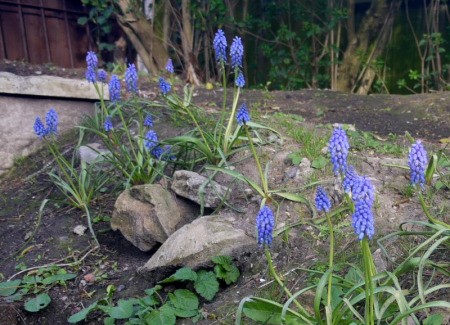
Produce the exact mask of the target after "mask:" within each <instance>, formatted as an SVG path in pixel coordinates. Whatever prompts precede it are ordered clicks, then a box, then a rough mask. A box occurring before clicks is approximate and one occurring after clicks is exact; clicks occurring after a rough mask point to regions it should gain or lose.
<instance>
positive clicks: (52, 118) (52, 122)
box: [45, 108, 58, 135]
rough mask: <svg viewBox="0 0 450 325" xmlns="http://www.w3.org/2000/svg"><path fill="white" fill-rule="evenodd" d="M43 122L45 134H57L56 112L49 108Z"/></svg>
mask: <svg viewBox="0 0 450 325" xmlns="http://www.w3.org/2000/svg"><path fill="white" fill-rule="evenodd" d="M45 124H46V125H47V134H53V135H57V133H58V113H56V111H55V109H54V108H51V109H50V110H49V111H48V112H47V114H46V115H45Z"/></svg>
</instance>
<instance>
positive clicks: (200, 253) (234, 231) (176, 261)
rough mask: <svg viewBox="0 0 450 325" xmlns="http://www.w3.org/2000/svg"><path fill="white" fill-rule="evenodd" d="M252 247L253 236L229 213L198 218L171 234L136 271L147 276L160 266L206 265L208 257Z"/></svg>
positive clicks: (253, 242) (254, 245) (230, 253)
mask: <svg viewBox="0 0 450 325" xmlns="http://www.w3.org/2000/svg"><path fill="white" fill-rule="evenodd" d="M255 247H256V240H255V238H253V237H251V236H249V235H247V234H246V232H245V231H244V230H243V229H242V228H241V226H239V225H238V220H237V217H236V216H234V215H233V214H220V215H211V216H206V217H201V218H198V219H196V220H194V221H193V222H192V223H190V224H187V225H185V226H183V227H182V228H180V229H178V230H177V231H176V232H175V233H173V234H172V235H171V236H170V237H169V239H168V240H167V241H166V242H165V243H164V244H163V245H162V246H161V247H160V248H159V249H158V251H157V252H156V253H155V254H154V255H153V256H152V257H151V258H150V260H149V261H148V262H147V263H146V264H145V265H144V266H143V267H141V268H140V269H139V273H140V274H142V275H143V276H146V277H147V276H151V274H152V272H153V271H156V270H158V269H160V268H164V267H174V266H180V265H183V266H188V267H191V268H196V267H199V266H202V265H207V264H209V262H210V258H211V257H212V256H215V255H230V256H233V254H240V253H242V252H244V251H248V250H254V249H255Z"/></svg>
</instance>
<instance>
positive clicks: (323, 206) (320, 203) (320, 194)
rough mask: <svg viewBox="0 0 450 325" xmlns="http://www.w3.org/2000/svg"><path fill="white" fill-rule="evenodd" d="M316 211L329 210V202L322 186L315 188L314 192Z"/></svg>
mask: <svg viewBox="0 0 450 325" xmlns="http://www.w3.org/2000/svg"><path fill="white" fill-rule="evenodd" d="M316 209H317V211H318V212H320V211H325V212H329V211H330V209H331V201H330V198H329V197H328V195H327V192H325V189H324V188H323V187H322V186H318V187H317V191H316Z"/></svg>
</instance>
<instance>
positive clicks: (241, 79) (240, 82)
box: [234, 71, 245, 88]
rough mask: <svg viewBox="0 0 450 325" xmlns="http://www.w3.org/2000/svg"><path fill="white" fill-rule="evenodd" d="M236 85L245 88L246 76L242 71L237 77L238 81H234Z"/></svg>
mask: <svg viewBox="0 0 450 325" xmlns="http://www.w3.org/2000/svg"><path fill="white" fill-rule="evenodd" d="M234 83H235V84H236V87H239V88H244V86H245V78H244V74H243V73H242V71H239V73H238V76H237V77H236V80H235V81H234Z"/></svg>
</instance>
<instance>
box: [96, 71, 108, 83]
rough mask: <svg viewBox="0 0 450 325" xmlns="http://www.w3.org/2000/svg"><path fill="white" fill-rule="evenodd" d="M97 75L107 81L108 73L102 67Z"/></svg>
mask: <svg viewBox="0 0 450 325" xmlns="http://www.w3.org/2000/svg"><path fill="white" fill-rule="evenodd" d="M97 77H98V81H100V82H103V83H106V78H108V74H107V73H106V71H105V70H103V69H100V70H98V72H97Z"/></svg>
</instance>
